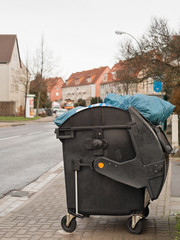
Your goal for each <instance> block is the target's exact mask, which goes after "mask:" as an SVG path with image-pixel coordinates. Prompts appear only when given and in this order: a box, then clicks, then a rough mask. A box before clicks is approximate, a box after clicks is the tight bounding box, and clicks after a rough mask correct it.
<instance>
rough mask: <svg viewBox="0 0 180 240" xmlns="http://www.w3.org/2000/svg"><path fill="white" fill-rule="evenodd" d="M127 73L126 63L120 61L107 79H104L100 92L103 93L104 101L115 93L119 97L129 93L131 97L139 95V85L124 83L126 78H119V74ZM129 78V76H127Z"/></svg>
mask: <svg viewBox="0 0 180 240" xmlns="http://www.w3.org/2000/svg"><path fill="white" fill-rule="evenodd" d="M120 71H121V72H123V75H124V72H126V71H125V65H124V61H120V62H119V63H116V64H115V65H114V66H113V67H112V69H111V70H110V71H109V73H108V76H107V78H105V79H103V81H102V82H101V84H100V91H101V98H102V99H104V98H105V97H106V95H107V94H108V93H114V94H118V95H126V94H127V92H128V94H129V95H134V94H136V93H137V84H136V83H129V82H128V81H127V83H126V81H122V80H123V79H122V78H124V77H125V75H124V76H122V78H121V76H118V72H120ZM127 77H128V76H127Z"/></svg>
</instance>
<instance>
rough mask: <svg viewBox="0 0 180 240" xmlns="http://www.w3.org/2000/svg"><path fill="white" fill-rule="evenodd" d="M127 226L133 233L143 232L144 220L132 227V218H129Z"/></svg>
mask: <svg viewBox="0 0 180 240" xmlns="http://www.w3.org/2000/svg"><path fill="white" fill-rule="evenodd" d="M127 228H128V230H129V232H130V233H132V234H136V235H138V234H140V233H141V232H142V220H139V221H138V222H137V223H136V226H135V228H132V218H131V217H130V218H128V221H127Z"/></svg>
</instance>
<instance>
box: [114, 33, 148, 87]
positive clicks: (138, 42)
mask: <svg viewBox="0 0 180 240" xmlns="http://www.w3.org/2000/svg"><path fill="white" fill-rule="evenodd" d="M115 33H116V34H118V35H123V34H126V35H128V36H130V37H132V38H133V39H134V40H135V41H136V43H137V44H138V46H139V49H140V51H141V56H142V60H144V55H143V51H142V48H141V45H140V43H139V42H138V40H137V39H136V38H135V37H134V36H133V35H131V34H130V33H127V32H122V31H115ZM142 74H143V76H144V70H143V69H142ZM143 88H144V81H143Z"/></svg>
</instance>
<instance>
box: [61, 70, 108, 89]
mask: <svg viewBox="0 0 180 240" xmlns="http://www.w3.org/2000/svg"><path fill="white" fill-rule="evenodd" d="M106 68H107V66H106V67H100V68H94V69H91V70H87V71H82V72H77V73H72V74H71V76H70V77H69V78H68V80H67V81H66V83H65V84H64V85H63V88H64V87H73V86H80V85H88V84H95V83H96V81H97V80H98V79H99V77H100V75H101V74H102V73H103V72H104V70H105V69H106ZM88 77H90V78H91V81H90V82H88V80H87V79H88ZM76 81H77V82H76Z"/></svg>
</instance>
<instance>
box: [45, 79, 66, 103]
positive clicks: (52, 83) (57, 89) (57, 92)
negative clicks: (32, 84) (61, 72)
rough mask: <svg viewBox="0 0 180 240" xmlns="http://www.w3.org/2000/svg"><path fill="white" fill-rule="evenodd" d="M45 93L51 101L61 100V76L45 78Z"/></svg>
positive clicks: (62, 83)
mask: <svg viewBox="0 0 180 240" xmlns="http://www.w3.org/2000/svg"><path fill="white" fill-rule="evenodd" d="M45 84H46V87H47V95H48V97H49V99H50V101H51V102H54V101H60V100H62V89H61V88H62V86H63V85H64V81H63V80H62V78H61V77H56V78H48V79H45Z"/></svg>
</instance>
